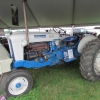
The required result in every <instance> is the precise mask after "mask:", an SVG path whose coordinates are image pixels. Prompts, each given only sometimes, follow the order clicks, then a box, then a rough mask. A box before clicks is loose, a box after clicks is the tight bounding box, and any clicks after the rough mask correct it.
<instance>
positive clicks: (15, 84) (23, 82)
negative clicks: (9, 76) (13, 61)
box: [8, 77, 28, 95]
mask: <svg viewBox="0 0 100 100" xmlns="http://www.w3.org/2000/svg"><path fill="white" fill-rule="evenodd" d="M27 87H28V80H27V79H26V78H25V77H17V78H15V79H13V80H12V81H11V82H10V83H9V86H8V91H9V92H10V93H11V94H12V95H20V94H22V93H24V92H25V91H26V89H27Z"/></svg>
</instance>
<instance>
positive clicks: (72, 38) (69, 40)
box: [64, 36, 78, 42]
mask: <svg viewBox="0 0 100 100" xmlns="http://www.w3.org/2000/svg"><path fill="white" fill-rule="evenodd" d="M77 38H78V37H77V36H69V37H67V38H65V39H64V41H66V42H71V41H75V40H77Z"/></svg>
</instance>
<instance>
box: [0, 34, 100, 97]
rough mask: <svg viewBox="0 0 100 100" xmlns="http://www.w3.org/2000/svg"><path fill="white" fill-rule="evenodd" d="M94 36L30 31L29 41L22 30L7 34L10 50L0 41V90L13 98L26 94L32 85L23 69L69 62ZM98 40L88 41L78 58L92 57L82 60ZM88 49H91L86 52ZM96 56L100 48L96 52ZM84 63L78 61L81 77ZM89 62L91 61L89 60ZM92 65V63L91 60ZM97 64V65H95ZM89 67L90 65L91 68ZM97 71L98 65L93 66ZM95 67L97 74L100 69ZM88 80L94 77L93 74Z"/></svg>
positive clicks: (85, 72) (84, 74) (29, 77)
mask: <svg viewBox="0 0 100 100" xmlns="http://www.w3.org/2000/svg"><path fill="white" fill-rule="evenodd" d="M95 38H96V37H95V36H92V35H90V36H86V37H84V38H82V36H81V35H78V36H67V37H64V38H62V37H61V36H60V35H59V34H58V33H50V32H35V33H30V32H29V44H28V43H27V41H26V35H25V33H24V32H21V33H15V34H12V35H10V36H8V37H7V41H8V46H9V50H8V49H7V48H5V47H4V46H5V45H4V44H0V75H1V80H0V89H1V91H2V93H3V95H4V96H5V97H11V96H13V97H16V96H18V95H20V94H24V93H27V92H28V91H29V90H30V89H31V88H32V86H33V78H32V76H31V75H30V74H29V73H28V72H27V71H26V70H25V69H26V68H27V69H29V68H33V69H38V68H42V67H45V66H54V65H59V66H60V64H62V63H63V62H64V63H67V62H72V61H74V60H76V59H77V58H78V57H80V54H81V52H82V51H83V52H85V49H83V48H84V47H85V45H86V44H87V43H88V42H89V41H91V40H94V39H95ZM98 41H99V40H94V41H93V43H89V46H87V48H86V50H87V52H86V53H83V54H84V55H82V57H81V59H82V60H84V62H85V64H87V62H86V60H87V61H88V59H92V58H91V56H88V57H87V58H86V60H85V58H84V57H86V56H85V55H89V54H90V53H92V52H93V51H95V50H98V48H94V45H93V44H94V43H96V45H95V46H98V45H99V44H98ZM6 45H7V42H6ZM89 48H92V49H91V52H89V51H88V49H89ZM96 55H97V56H99V55H100V54H99V51H98V53H97V54H96ZM93 59H94V60H95V62H98V63H99V61H98V58H93ZM85 64H83V63H82V61H81V65H82V66H81V67H80V69H81V71H82V75H83V76H84V77H86V78H87V77H88V76H89V75H91V73H93V75H94V72H93V71H91V73H89V74H88V72H87V71H88V70H89V71H90V70H92V69H90V67H89V69H85V67H84V66H85ZM88 64H89V65H90V64H91V65H92V63H88ZM94 65H95V63H94ZM95 66H96V65H95ZM91 68H92V67H91ZM96 68H97V70H98V67H96ZM97 70H96V69H95V72H96V73H97V75H98V74H99V72H98V71H97ZM93 75H92V76H91V77H90V78H89V79H92V80H94V76H93Z"/></svg>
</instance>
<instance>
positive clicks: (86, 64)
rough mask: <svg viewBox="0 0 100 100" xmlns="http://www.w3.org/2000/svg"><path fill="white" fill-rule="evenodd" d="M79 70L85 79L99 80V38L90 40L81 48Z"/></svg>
mask: <svg viewBox="0 0 100 100" xmlns="http://www.w3.org/2000/svg"><path fill="white" fill-rule="evenodd" d="M80 70H81V74H82V75H83V77H84V78H86V79H87V80H90V81H97V80H100V39H95V40H92V41H90V42H89V43H88V44H87V45H86V47H85V48H84V49H83V52H82V55H81V58H80Z"/></svg>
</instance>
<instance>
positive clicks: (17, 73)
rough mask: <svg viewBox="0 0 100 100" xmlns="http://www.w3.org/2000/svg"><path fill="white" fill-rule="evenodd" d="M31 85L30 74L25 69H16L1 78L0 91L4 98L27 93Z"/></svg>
mask: <svg viewBox="0 0 100 100" xmlns="http://www.w3.org/2000/svg"><path fill="white" fill-rule="evenodd" d="M32 86H33V79H32V76H31V75H30V74H29V73H28V72H27V71H25V70H21V69H18V70H14V71H11V72H10V73H8V74H7V75H6V76H5V77H4V78H2V82H1V91H2V94H3V95H4V96H5V97H6V98H8V97H16V96H18V95H21V94H25V93H27V92H28V91H29V90H30V89H31V88H32Z"/></svg>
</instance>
